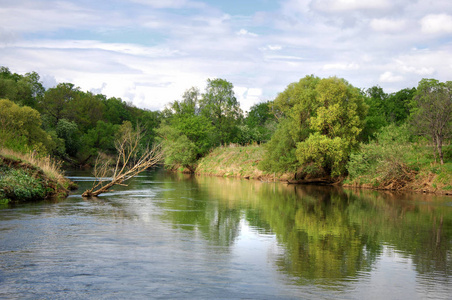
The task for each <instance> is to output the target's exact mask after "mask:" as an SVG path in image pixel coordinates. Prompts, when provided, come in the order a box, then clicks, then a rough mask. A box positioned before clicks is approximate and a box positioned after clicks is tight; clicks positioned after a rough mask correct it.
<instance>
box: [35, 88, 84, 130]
mask: <svg viewBox="0 0 452 300" xmlns="http://www.w3.org/2000/svg"><path fill="white" fill-rule="evenodd" d="M79 91H80V89H79V88H76V87H75V86H74V85H73V84H72V83H60V84H58V85H57V86H56V87H54V88H50V89H48V90H47V91H46V92H45V94H44V97H42V99H41V101H40V103H39V106H40V109H41V111H42V113H43V114H44V115H47V117H48V118H47V120H48V121H49V122H50V124H49V125H50V127H53V128H54V127H56V125H57V124H58V121H59V120H61V119H63V118H65V119H68V120H71V121H72V120H74V114H75V112H74V111H73V110H72V108H73V105H72V102H74V100H75V99H76V98H77V97H79Z"/></svg>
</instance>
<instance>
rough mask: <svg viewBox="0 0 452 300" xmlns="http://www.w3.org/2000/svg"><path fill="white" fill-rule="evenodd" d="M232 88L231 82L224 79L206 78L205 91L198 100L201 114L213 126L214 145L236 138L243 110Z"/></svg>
mask: <svg viewBox="0 0 452 300" xmlns="http://www.w3.org/2000/svg"><path fill="white" fill-rule="evenodd" d="M233 88H234V86H233V85H232V83H230V82H228V81H226V80H224V79H207V87H206V92H205V93H204V94H203V95H202V99H201V100H200V110H201V114H202V115H204V116H205V117H207V118H208V119H210V120H211V122H212V125H213V126H214V128H215V144H216V145H224V144H229V143H232V142H235V141H236V139H237V135H238V125H239V124H240V121H241V119H242V118H243V112H242V110H241V109H240V103H239V102H238V101H237V99H236V98H235V94H234V91H233Z"/></svg>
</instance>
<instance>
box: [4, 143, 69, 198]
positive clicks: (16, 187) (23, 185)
mask: <svg viewBox="0 0 452 300" xmlns="http://www.w3.org/2000/svg"><path fill="white" fill-rule="evenodd" d="M72 187H73V184H72V183H71V182H70V181H69V180H68V179H66V178H65V177H64V176H63V173H62V171H61V169H60V165H59V164H58V163H56V162H55V161H53V160H51V159H50V158H49V157H36V156H34V155H32V154H22V153H17V152H14V151H11V150H8V149H0V203H2V204H7V203H10V202H27V201H38V200H43V199H49V198H55V197H56V198H60V197H66V196H67V194H68V191H69V189H70V188H72Z"/></svg>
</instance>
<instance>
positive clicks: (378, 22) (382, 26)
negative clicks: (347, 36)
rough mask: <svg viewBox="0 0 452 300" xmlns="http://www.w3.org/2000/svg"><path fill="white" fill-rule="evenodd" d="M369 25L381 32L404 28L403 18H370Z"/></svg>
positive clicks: (396, 30) (397, 30)
mask: <svg viewBox="0 0 452 300" xmlns="http://www.w3.org/2000/svg"><path fill="white" fill-rule="evenodd" d="M370 27H371V28H372V29H373V30H375V31H382V32H399V31H402V30H404V29H405V27H406V21H405V20H391V19H386V18H383V19H372V20H371V21H370Z"/></svg>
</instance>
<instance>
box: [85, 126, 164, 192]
mask: <svg viewBox="0 0 452 300" xmlns="http://www.w3.org/2000/svg"><path fill="white" fill-rule="evenodd" d="M141 139H142V133H141V132H140V130H139V128H138V129H137V130H136V131H135V130H133V129H132V128H128V129H126V130H124V132H123V134H122V136H121V138H120V139H119V140H118V141H117V142H116V144H115V146H116V151H117V155H118V156H117V158H116V162H115V163H114V169H113V171H111V167H112V165H113V162H112V160H111V159H108V158H106V157H105V156H104V155H99V156H98V158H97V159H96V165H95V167H94V176H95V177H96V181H95V182H94V184H93V187H92V188H91V189H89V190H86V191H85V192H84V193H83V194H82V196H83V197H97V196H98V195H100V194H102V193H105V192H107V191H108V190H109V189H110V188H111V187H113V186H115V185H122V186H126V184H124V182H125V181H127V180H129V179H130V178H132V177H134V176H136V175H138V174H139V173H141V172H143V171H145V170H146V169H148V168H150V167H152V166H154V165H156V164H157V163H159V162H160V161H161V160H162V158H163V151H162V148H161V147H160V145H157V146H154V147H153V148H150V149H149V148H147V149H145V150H144V151H143V149H141V146H140V141H141ZM110 174H111V175H110ZM109 175H110V176H109Z"/></svg>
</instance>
